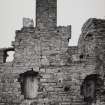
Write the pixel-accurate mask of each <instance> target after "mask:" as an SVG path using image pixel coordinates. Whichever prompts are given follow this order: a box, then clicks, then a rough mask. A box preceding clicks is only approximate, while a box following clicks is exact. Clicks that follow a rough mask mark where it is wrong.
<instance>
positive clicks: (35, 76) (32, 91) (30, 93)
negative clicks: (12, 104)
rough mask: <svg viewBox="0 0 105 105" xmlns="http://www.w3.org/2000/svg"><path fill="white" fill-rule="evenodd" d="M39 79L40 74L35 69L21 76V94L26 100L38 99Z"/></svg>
mask: <svg viewBox="0 0 105 105" xmlns="http://www.w3.org/2000/svg"><path fill="white" fill-rule="evenodd" d="M39 79H40V76H39V73H38V72H35V71H33V69H32V70H31V71H27V72H25V73H22V74H20V77H19V82H20V84H21V93H22V95H24V98H25V99H34V98H36V97H37V95H38V88H39Z"/></svg>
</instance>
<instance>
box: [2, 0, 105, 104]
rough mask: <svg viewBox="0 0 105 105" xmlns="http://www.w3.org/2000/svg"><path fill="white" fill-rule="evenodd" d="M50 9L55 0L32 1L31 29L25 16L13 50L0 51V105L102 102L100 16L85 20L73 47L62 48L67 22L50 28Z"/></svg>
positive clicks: (103, 28)
mask: <svg viewBox="0 0 105 105" xmlns="http://www.w3.org/2000/svg"><path fill="white" fill-rule="evenodd" d="M56 8H57V0H37V1H36V10H37V12H36V27H34V25H33V21H32V20H30V19H26V20H25V21H26V23H25V21H24V24H23V27H22V29H21V30H17V31H16V37H15V41H14V42H13V43H12V44H13V48H6V49H5V48H4V49H0V105H105V98H104V95H105V86H104V77H105V73H104V68H105V67H104V65H105V64H104V63H105V62H104V57H105V56H104V55H105V54H104V52H105V51H104V49H105V47H104V44H105V36H104V35H105V20H101V19H95V18H92V19H89V20H88V21H87V22H86V23H85V24H84V25H83V28H82V33H81V35H80V38H79V41H78V46H68V43H69V41H68V40H69V39H70V38H71V26H67V27H64V26H59V27H57V26H56V20H57V17H56V11H57V10H56ZM7 51H15V54H14V60H13V61H12V62H6V60H5V59H6V57H7ZM36 75H39V76H38V77H36ZM24 76H25V77H24ZM34 76H35V77H34ZM26 77H28V79H27V78H26ZM34 78H35V80H34ZM25 79H26V80H25ZM36 79H37V80H36ZM25 81H26V84H25ZM27 81H30V83H29V84H28V82H27ZM35 81H37V83H36V84H35ZM25 85H26V86H27V87H26V88H25ZM28 85H29V87H28ZM30 85H32V86H36V88H38V90H37V91H38V92H36V90H35V89H34V88H32V90H33V91H35V92H36V93H37V95H35V94H33V92H32V91H31V89H30V88H31V87H32V86H30ZM37 85H38V86H37ZM28 88H29V89H30V90H29V91H28V92H29V93H27V94H28V95H30V96H31V97H32V98H31V99H29V98H26V96H25V91H27V89H28ZM35 96H36V97H35ZM33 97H34V98H33Z"/></svg>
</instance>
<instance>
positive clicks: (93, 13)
mask: <svg viewBox="0 0 105 105" xmlns="http://www.w3.org/2000/svg"><path fill="white" fill-rule="evenodd" d="M23 17H30V18H33V19H35V0H0V48H1V47H9V46H10V45H11V41H13V40H14V38H15V30H17V29H20V28H21V27H22V18H23ZM90 17H94V18H104V19H105V0H58V19H57V20H58V25H65V26H66V25H70V24H71V25H72V39H71V40H70V44H71V45H76V44H77V41H78V37H79V35H80V32H81V27H82V25H83V23H84V22H85V21H86V20H87V19H88V18H90Z"/></svg>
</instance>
